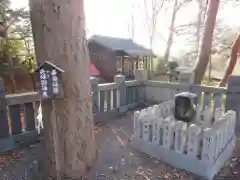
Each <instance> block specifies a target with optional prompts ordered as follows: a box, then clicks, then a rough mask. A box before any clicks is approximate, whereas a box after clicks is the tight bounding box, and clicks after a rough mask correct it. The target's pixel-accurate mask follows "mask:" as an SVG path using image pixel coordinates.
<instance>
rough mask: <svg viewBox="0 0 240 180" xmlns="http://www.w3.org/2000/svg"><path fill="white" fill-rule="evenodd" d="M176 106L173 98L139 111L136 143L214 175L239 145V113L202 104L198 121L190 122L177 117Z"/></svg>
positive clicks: (192, 169)
mask: <svg viewBox="0 0 240 180" xmlns="http://www.w3.org/2000/svg"><path fill="white" fill-rule="evenodd" d="M173 109H174V103H173V101H169V102H165V103H162V104H159V105H155V106H153V107H149V108H147V109H143V110H141V111H136V112H135V113H134V134H133V138H132V143H133V145H134V146H135V147H136V148H137V149H139V150H140V151H143V152H145V153H147V154H149V155H151V156H153V157H156V158H158V159H160V160H163V161H166V162H167V163H169V164H171V165H173V166H175V167H177V168H180V169H184V170H187V171H190V172H192V173H195V174H197V175H199V176H203V177H206V178H208V179H212V178H213V177H214V175H215V174H216V173H217V172H218V171H219V170H220V169H221V167H222V166H223V164H224V163H225V162H226V161H227V160H228V159H229V158H230V156H231V154H232V151H233V149H234V147H235V140H236V138H235V133H234V129H235V123H236V113H235V112H234V111H232V110H230V111H228V112H227V113H224V111H223V110H222V109H220V108H218V109H216V110H215V111H214V113H213V115H212V112H211V109H210V108H209V107H204V108H199V109H198V112H197V116H196V119H195V120H194V123H193V124H187V123H185V122H182V121H176V120H175V119H174V117H173ZM213 117H214V119H215V120H214V122H212V119H213ZM182 162H184V163H182Z"/></svg>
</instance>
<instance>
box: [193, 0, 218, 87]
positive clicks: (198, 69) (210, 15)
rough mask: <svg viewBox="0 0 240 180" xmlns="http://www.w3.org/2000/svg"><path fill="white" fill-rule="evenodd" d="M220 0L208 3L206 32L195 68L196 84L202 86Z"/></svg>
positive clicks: (212, 0)
mask: <svg viewBox="0 0 240 180" xmlns="http://www.w3.org/2000/svg"><path fill="white" fill-rule="evenodd" d="M219 3H220V0H211V1H209V2H208V8H207V17H206V21H205V23H204V25H205V27H204V32H203V37H202V43H201V47H200V50H199V55H198V59H197V62H196V65H195V68H194V71H195V80H194V83H195V84H200V83H201V81H202V79H203V77H204V74H205V71H206V69H207V65H208V62H209V56H210V54H211V49H212V38H213V32H214V28H215V23H216V17H217V12H218V7H219Z"/></svg>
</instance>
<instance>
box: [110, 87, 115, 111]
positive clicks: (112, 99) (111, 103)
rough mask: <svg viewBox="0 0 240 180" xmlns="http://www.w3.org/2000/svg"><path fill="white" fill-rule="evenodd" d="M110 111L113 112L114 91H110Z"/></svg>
mask: <svg viewBox="0 0 240 180" xmlns="http://www.w3.org/2000/svg"><path fill="white" fill-rule="evenodd" d="M110 93H111V95H110V110H113V109H114V98H113V97H114V95H113V94H114V89H113V90H110Z"/></svg>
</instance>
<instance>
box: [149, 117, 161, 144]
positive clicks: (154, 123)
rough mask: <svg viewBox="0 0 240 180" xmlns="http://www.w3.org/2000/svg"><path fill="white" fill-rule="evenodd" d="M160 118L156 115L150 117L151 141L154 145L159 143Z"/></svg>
mask: <svg viewBox="0 0 240 180" xmlns="http://www.w3.org/2000/svg"><path fill="white" fill-rule="evenodd" d="M160 120H161V119H160V118H158V117H157V116H153V117H152V119H151V124H152V128H153V133H152V143H153V144H155V145H159V137H158V136H159V126H160V125H161V124H160V123H161V122H160Z"/></svg>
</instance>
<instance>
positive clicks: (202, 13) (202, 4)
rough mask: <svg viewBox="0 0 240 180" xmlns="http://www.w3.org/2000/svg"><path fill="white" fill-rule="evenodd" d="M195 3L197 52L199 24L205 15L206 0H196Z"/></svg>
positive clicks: (197, 46) (197, 48)
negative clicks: (196, 6)
mask: <svg viewBox="0 0 240 180" xmlns="http://www.w3.org/2000/svg"><path fill="white" fill-rule="evenodd" d="M197 3H198V21H197V27H196V52H197V53H198V51H199V46H200V38H201V26H202V24H203V22H204V19H205V16H206V9H207V1H206V2H205V1H204V0H197Z"/></svg>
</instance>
